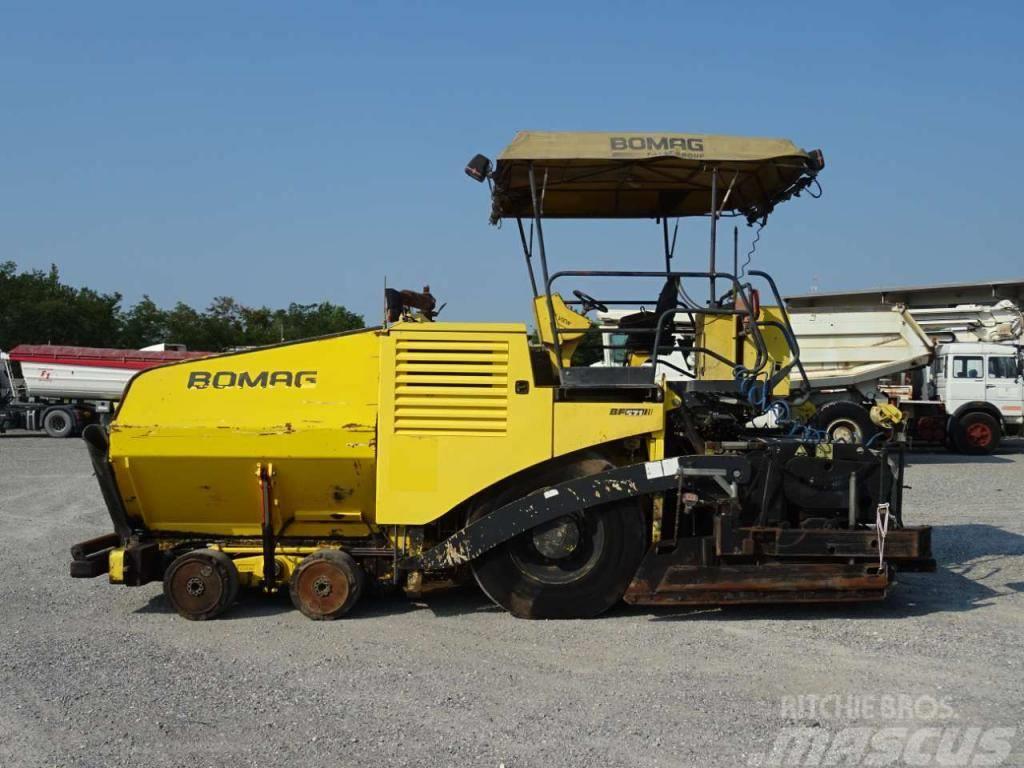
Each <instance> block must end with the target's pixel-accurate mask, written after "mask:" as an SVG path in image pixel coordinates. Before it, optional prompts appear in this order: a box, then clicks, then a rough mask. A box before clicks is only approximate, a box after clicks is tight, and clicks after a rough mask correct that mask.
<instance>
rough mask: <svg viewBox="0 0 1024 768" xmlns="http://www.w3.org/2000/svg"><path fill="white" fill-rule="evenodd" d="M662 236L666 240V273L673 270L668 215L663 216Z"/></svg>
mask: <svg viewBox="0 0 1024 768" xmlns="http://www.w3.org/2000/svg"><path fill="white" fill-rule="evenodd" d="M661 237H662V240H664V241H665V275H666V276H667V275H668V274H669V273H670V272H671V271H672V250H671V249H670V248H669V247H668V217H667V216H662V217H661Z"/></svg>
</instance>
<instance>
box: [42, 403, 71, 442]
mask: <svg viewBox="0 0 1024 768" xmlns="http://www.w3.org/2000/svg"><path fill="white" fill-rule="evenodd" d="M43 429H44V430H45V432H46V434H47V435H49V436H50V437H70V436H71V433H72V431H74V429H75V420H74V418H73V417H72V416H71V414H70V413H69V412H68V411H66V410H64V409H63V408H54V409H53V410H52V411H47V412H46V416H44V417H43Z"/></svg>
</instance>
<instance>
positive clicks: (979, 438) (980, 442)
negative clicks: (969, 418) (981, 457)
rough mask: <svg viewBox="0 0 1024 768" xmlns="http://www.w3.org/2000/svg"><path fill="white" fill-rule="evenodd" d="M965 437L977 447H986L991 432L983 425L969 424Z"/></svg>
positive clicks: (990, 437)
mask: <svg viewBox="0 0 1024 768" xmlns="http://www.w3.org/2000/svg"><path fill="white" fill-rule="evenodd" d="M967 437H968V438H969V439H970V441H971V442H972V443H973V444H974V445H977V446H986V445H988V444H989V441H990V440H991V439H992V432H991V430H989V428H988V426H987V425H985V424H971V426H969V427H968V428H967Z"/></svg>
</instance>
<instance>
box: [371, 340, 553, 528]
mask: <svg viewBox="0 0 1024 768" xmlns="http://www.w3.org/2000/svg"><path fill="white" fill-rule="evenodd" d="M380 370H381V376H380V387H381V389H380V403H381V409H380V426H379V430H378V440H379V451H378V456H379V464H378V472H377V522H378V523H386V524H400V525H422V524H425V523H429V522H431V521H433V520H436V519H437V518H439V517H440V516H442V515H443V514H444V513H445V512H447V511H448V510H450V509H451V508H453V507H455V506H456V505H457V504H459V503H460V502H462V501H464V500H466V499H467V498H469V497H470V496H472V495H473V494H475V493H477V492H479V491H481V490H483V489H484V488H487V487H488V486H490V485H493V484H494V483H496V482H498V481H499V480H502V479H504V478H506V477H508V476H509V475H511V474H514V473H516V472H519V471H520V470H523V469H526V468H527V467H530V466H533V465H534V464H537V463H539V462H542V461H544V460H546V459H549V458H550V457H551V421H552V417H551V407H552V399H553V395H552V389H550V388H544V387H535V386H534V385H533V373H532V369H531V366H530V357H529V348H528V345H527V337H526V327H525V326H521V325H520V326H515V329H514V330H513V329H511V328H508V327H507V326H494V325H485V324H480V325H475V326H474V325H470V324H458V325H456V324H446V323H429V324H428V323H424V324H422V325H403V326H398V327H394V328H392V329H391V331H390V332H389V333H388V335H387V336H384V337H382V339H381V360H380Z"/></svg>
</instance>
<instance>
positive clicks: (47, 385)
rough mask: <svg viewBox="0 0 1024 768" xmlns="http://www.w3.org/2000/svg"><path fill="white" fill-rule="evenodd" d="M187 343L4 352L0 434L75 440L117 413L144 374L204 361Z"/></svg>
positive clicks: (22, 347) (50, 346) (40, 346)
mask: <svg viewBox="0 0 1024 768" xmlns="http://www.w3.org/2000/svg"><path fill="white" fill-rule="evenodd" d="M205 354H206V353H204V352H189V351H188V350H186V349H185V347H184V345H182V344H155V345H153V346H150V347H145V348H144V349H111V348H107V347H77V346H69V345H62V344H19V345H18V346H16V347H14V348H13V349H12V350H11V351H10V352H2V351H0V434H2V433H3V432H5V431H6V430H8V429H25V430H29V431H41V432H45V433H46V434H47V435H48V436H50V437H74V436H76V435H80V434H81V433H82V430H83V429H84V428H85V427H87V426H88V425H90V424H102V423H104V422H105V421H106V420H107V419H108V418H109V417H110V416H111V415H112V414H113V405H114V403H116V402H117V401H118V400H120V399H121V395H122V394H123V393H124V389H125V387H126V386H127V385H128V380H129V379H131V377H132V376H134V375H135V374H136V373H138V372H139V371H142V370H145V369H146V368H152V367H154V366H157V365H163V364H164V363H169V362H174V361H176V360H186V359H189V358H195V357H202V356H204V355H205Z"/></svg>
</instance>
